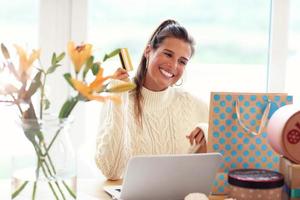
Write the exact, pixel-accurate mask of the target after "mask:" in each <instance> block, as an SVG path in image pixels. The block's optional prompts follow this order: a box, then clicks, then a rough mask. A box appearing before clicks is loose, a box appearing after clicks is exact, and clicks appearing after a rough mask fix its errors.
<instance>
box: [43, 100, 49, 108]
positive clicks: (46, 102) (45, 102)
mask: <svg viewBox="0 0 300 200" xmlns="http://www.w3.org/2000/svg"><path fill="white" fill-rule="evenodd" d="M43 105H44V110H47V109H48V108H49V107H50V101H49V99H44V100H43Z"/></svg>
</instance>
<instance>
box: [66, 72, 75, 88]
mask: <svg viewBox="0 0 300 200" xmlns="http://www.w3.org/2000/svg"><path fill="white" fill-rule="evenodd" d="M64 78H65V79H66V81H67V82H68V83H69V85H70V86H71V87H72V88H73V89H74V90H75V88H74V86H73V84H72V82H71V78H72V76H71V74H70V73H65V74H64Z"/></svg>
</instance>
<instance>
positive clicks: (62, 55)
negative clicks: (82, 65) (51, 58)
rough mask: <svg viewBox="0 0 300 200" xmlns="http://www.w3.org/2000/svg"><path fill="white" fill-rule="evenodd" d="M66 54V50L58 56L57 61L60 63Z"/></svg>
mask: <svg viewBox="0 0 300 200" xmlns="http://www.w3.org/2000/svg"><path fill="white" fill-rule="evenodd" d="M65 55H66V53H65V52H62V53H61V54H59V56H58V57H57V58H56V63H59V62H60V61H61V60H62V59H64V57H65Z"/></svg>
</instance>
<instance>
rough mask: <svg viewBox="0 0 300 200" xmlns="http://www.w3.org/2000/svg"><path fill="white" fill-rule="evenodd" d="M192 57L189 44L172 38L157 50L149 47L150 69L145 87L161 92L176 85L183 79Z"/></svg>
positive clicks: (147, 56) (147, 51)
mask: <svg viewBox="0 0 300 200" xmlns="http://www.w3.org/2000/svg"><path fill="white" fill-rule="evenodd" d="M191 55H192V50H191V46H190V44H189V43H187V42H185V41H183V40H180V39H176V38H172V37H170V38H166V39H165V40H164V41H163V42H162V43H161V44H160V46H159V47H158V48H157V49H153V48H151V47H150V46H148V47H147V48H146V51H145V57H146V58H147V60H148V69H147V73H146V78H145V82H144V87H146V88H147V89H149V90H152V91H161V90H164V89H166V88H168V87H169V86H171V85H173V84H175V83H176V82H177V81H178V80H179V79H180V78H181V76H182V74H183V72H184V68H185V66H186V65H187V63H188V61H189V59H190V57H191Z"/></svg>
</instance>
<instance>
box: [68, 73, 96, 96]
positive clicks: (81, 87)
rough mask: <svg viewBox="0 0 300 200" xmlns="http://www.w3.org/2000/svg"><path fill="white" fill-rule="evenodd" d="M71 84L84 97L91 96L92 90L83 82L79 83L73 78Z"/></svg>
mask: <svg viewBox="0 0 300 200" xmlns="http://www.w3.org/2000/svg"><path fill="white" fill-rule="evenodd" d="M71 83H72V85H73V86H74V88H75V89H76V90H77V91H78V92H79V93H80V94H81V95H82V96H84V97H86V98H88V96H89V95H90V94H91V92H92V90H91V89H90V88H89V87H88V86H87V85H85V84H84V83H83V82H81V81H78V80H76V79H73V78H71Z"/></svg>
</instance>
